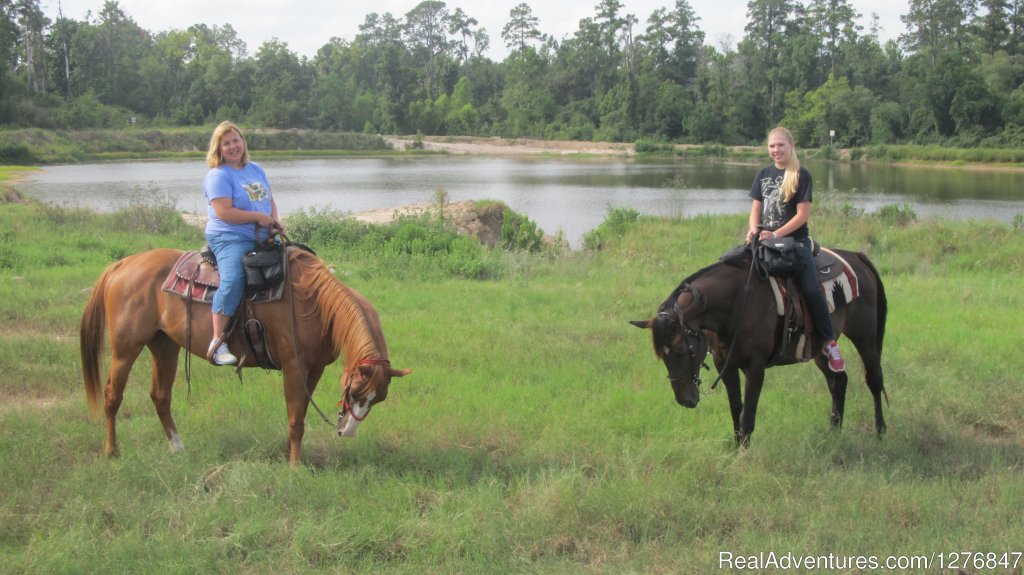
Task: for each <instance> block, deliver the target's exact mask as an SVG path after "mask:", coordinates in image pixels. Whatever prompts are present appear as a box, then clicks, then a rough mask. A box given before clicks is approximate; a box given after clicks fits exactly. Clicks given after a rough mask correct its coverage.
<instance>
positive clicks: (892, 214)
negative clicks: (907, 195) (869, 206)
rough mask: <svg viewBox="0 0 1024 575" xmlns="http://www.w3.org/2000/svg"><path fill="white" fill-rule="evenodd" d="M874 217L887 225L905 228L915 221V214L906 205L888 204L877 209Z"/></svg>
mask: <svg viewBox="0 0 1024 575" xmlns="http://www.w3.org/2000/svg"><path fill="white" fill-rule="evenodd" d="M875 217H876V218H877V219H879V220H881V221H882V222H884V223H886V224H888V225H893V226H899V227H905V226H907V225H909V224H911V223H913V222H914V221H915V220H916V219H917V213H916V212H915V211H914V209H913V208H911V207H910V206H908V205H906V204H888V205H885V206H882V207H881V208H878V212H876V213H875Z"/></svg>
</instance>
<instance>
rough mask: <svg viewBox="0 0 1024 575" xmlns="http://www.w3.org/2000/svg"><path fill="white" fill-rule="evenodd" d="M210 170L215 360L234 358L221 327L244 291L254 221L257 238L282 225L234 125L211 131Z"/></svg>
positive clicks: (263, 175)
mask: <svg viewBox="0 0 1024 575" xmlns="http://www.w3.org/2000/svg"><path fill="white" fill-rule="evenodd" d="M206 164H207V166H209V167H210V171H209V172H207V173H206V179H205V180H204V181H203V194H204V195H205V196H206V201H207V215H208V216H209V219H208V220H207V223H206V242H207V243H208V244H209V246H210V249H211V250H212V251H213V253H214V255H215V256H216V258H217V268H218V270H219V271H220V287H219V288H217V292H216V294H215V295H214V296H213V310H212V311H213V313H212V314H211V315H212V316H213V340H212V341H211V342H210V348H209V350H208V351H207V357H208V359H209V360H210V361H211V362H213V363H214V364H216V365H228V364H233V363H237V362H238V359H237V358H236V357H235V356H234V355H233V354H232V353H231V351H229V350H228V346H227V342H226V341H225V335H226V334H225V333H224V330H225V329H227V326H228V324H229V323H230V321H231V318H232V317H233V316H234V315H235V311H236V310H237V309H238V305H239V303H241V301H242V295H243V293H244V292H245V269H244V268H243V266H242V255H243V254H245V253H246V252H248V251H252V249H253V246H254V245H255V243H256V225H255V224H259V225H260V226H261V230H260V232H261V238H260V239H261V240H262V239H266V235H267V234H269V229H270V228H271V227H273V226H276V227H278V228H280V229H281V230H282V231H283V230H284V226H283V225H282V224H281V221H280V220H279V219H278V216H277V204H276V203H275V202H274V197H273V195H272V194H271V193H270V182H269V181H267V174H266V173H265V172H264V171H263V168H261V167H260V166H259V164H257V163H256V162H253V161H250V160H249V150H248V148H247V147H246V144H245V137H244V136H242V132H241V130H239V129H238V126H236V125H234V124H233V123H231V122H221V124H220V125H219V126H217V127H216V128H215V129H214V130H213V135H212V136H211V137H210V148H209V150H208V151H207V152H206Z"/></svg>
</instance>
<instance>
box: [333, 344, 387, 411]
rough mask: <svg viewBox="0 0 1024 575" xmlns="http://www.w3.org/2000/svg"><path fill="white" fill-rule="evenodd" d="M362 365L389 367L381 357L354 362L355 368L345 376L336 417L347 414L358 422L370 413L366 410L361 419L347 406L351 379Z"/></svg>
mask: <svg viewBox="0 0 1024 575" xmlns="http://www.w3.org/2000/svg"><path fill="white" fill-rule="evenodd" d="M364 365H384V366H388V367H390V366H391V362H390V361H388V360H387V359H386V358H383V357H371V358H365V359H361V360H359V361H357V362H356V365H355V367H353V368H352V369H351V370H349V372H348V375H346V376H345V389H344V390H343V391H342V394H341V401H340V402H338V405H340V406H341V412H340V413H339V414H338V415H345V414H346V413H348V414H349V416H350V417H351V418H352V419H354V420H356V421H360V422H361V421H363V420H364V419H366V416H367V415H370V411H369V410H367V411H366V413H365V414H364V415H363V416H362V417H360V416H358V415H356V412H355V410H354V409H352V406H351V405H350V404H349V396H350V395H351V387H352V379H353V378H354V377H355V375H356V372H358V371H359V368H360V367H362V366H364Z"/></svg>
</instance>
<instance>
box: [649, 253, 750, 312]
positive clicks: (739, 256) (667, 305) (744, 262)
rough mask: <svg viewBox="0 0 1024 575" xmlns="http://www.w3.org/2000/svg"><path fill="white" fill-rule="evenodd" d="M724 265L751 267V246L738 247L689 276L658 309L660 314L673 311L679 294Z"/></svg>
mask: <svg viewBox="0 0 1024 575" xmlns="http://www.w3.org/2000/svg"><path fill="white" fill-rule="evenodd" d="M722 265H727V266H732V267H747V266H749V265H750V246H748V245H741V246H737V247H735V248H733V249H731V250H729V251H727V252H725V253H724V254H722V257H720V258H718V261H717V262H715V263H713V264H710V265H707V266H704V267H702V268H700V269H699V270H697V271H695V272H693V273H692V274H690V275H689V276H687V277H686V279H684V280H683V281H681V282H679V285H678V286H676V289H674V290H672V293H671V294H670V295H669V296H668V298H666V299H665V301H663V302H661V306H659V307H658V312H659V313H661V312H667V311H670V310H671V309H672V307H673V306H675V304H676V301H677V300H678V299H679V294H681V293H683V292H684V291H686V290H687V289H688V288H689V286H690V284H692V283H693V282H694V281H696V280H697V279H698V278H700V277H701V276H703V275H705V274H707V273H708V272H710V271H711V270H714V269H717V268H718V267H719V266H722Z"/></svg>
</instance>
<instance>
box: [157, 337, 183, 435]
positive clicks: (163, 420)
mask: <svg viewBox="0 0 1024 575" xmlns="http://www.w3.org/2000/svg"><path fill="white" fill-rule="evenodd" d="M180 349H181V348H180V347H179V346H178V344H177V343H175V342H174V341H173V340H172V339H171V338H170V337H168V336H167V335H166V334H164V333H162V332H161V333H158V334H157V335H156V337H154V338H153V341H151V342H149V351H150V352H152V354H153V383H152V386H151V387H150V389H149V397H150V398H151V399H152V400H153V405H154V406H155V407H156V414H157V416H158V417H159V418H160V424H161V425H163V427H164V435H166V436H167V442H168V443H169V444H170V447H171V452H172V453H179V452H181V451H184V450H185V445H184V444H183V443H182V442H181V437H180V436H179V435H178V428H177V426H175V425H174V418H173V417H172V416H171V392H172V390H173V388H174V377H175V375H177V373H178V352H179V350H180Z"/></svg>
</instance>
